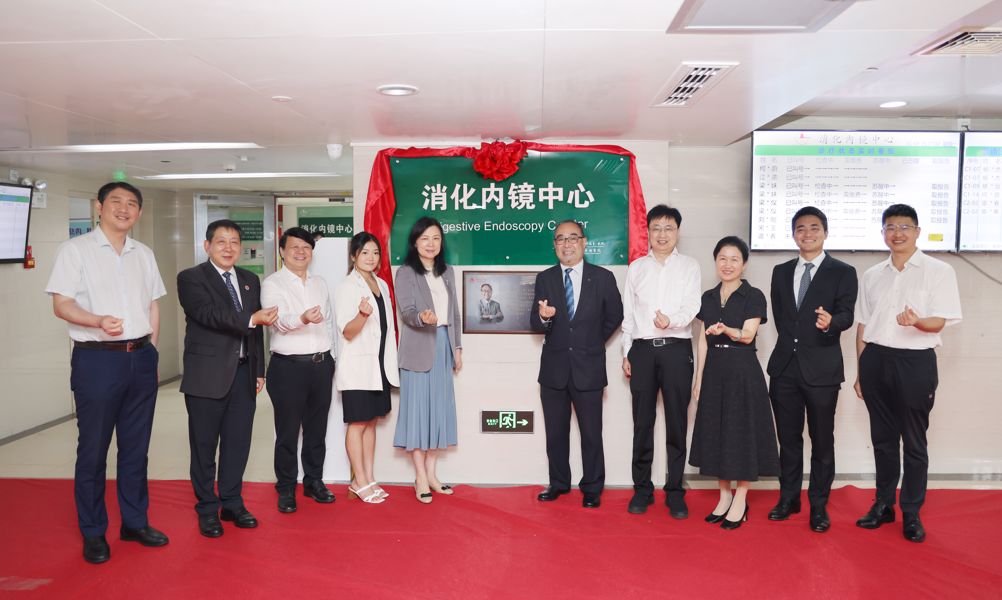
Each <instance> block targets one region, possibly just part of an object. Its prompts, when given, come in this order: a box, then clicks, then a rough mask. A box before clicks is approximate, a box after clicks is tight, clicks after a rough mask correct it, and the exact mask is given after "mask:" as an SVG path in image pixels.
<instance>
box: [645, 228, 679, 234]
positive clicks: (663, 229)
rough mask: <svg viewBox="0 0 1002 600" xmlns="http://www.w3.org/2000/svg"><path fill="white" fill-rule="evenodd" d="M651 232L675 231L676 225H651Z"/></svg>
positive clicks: (676, 229)
mask: <svg viewBox="0 0 1002 600" xmlns="http://www.w3.org/2000/svg"><path fill="white" fill-rule="evenodd" d="M651 231H652V232H653V233H675V232H676V231H678V227H651Z"/></svg>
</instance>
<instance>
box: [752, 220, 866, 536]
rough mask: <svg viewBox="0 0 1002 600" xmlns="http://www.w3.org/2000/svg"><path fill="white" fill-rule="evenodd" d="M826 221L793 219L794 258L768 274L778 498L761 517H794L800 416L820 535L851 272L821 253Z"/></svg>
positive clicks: (849, 317) (851, 297) (825, 524)
mask: <svg viewBox="0 0 1002 600" xmlns="http://www.w3.org/2000/svg"><path fill="white" fill-rule="evenodd" d="M827 237H828V218H827V217H826V216H825V214H824V213H823V212H821V211H820V210H819V209H817V208H815V207H813V206H805V207H804V208H801V209H800V210H798V211H797V213H796V214H795V215H794V216H793V240H794V242H796V244H797V247H798V248H799V249H800V255H799V256H798V257H797V258H795V259H793V260H791V261H787V262H785V263H782V264H780V265H776V267H775V268H774V269H773V271H772V292H771V294H772V316H773V323H775V324H776V329H777V330H778V332H779V338H778V339H777V341H776V347H775V349H774V350H773V352H772V356H771V357H770V358H769V366H768V372H769V377H770V378H771V379H770V383H769V396H770V398H771V400H772V410H773V414H774V415H775V417H776V432H777V435H778V437H779V460H780V475H779V483H780V495H779V502H778V503H777V504H776V506H775V507H774V508H773V509H772V511H771V512H769V519H770V520H773V521H783V520H786V519H788V518H789V517H790V515H791V514H793V513H799V512H800V487H801V484H802V483H803V477H804V475H803V472H804V439H803V434H804V412H805V410H806V413H807V430H808V432H809V433H810V436H811V478H810V483H809V484H808V488H807V498H808V499H809V500H810V503H811V516H810V527H811V529H812V530H814V531H817V532H819V533H823V532H825V531H828V528H829V527H830V526H831V520H830V519H829V517H828V511H827V509H826V506H827V504H828V495H829V493H830V492H831V487H832V481H833V480H834V478H835V404H836V401H837V400H838V392H839V387H840V386H841V384H842V382H843V381H845V375H844V372H843V363H842V347H841V345H840V343H839V340H840V337H841V335H842V332H843V331H845V330H846V329H848V328H849V327H851V326H852V322H853V310H854V308H855V305H856V292H857V290H858V286H859V284H858V281H857V279H856V270H855V269H854V268H853V267H851V266H850V265H847V264H846V263H844V262H842V261H840V260H838V259H836V258H835V257H833V256H829V255H828V254H826V253H825V251H824V243H825V239H827Z"/></svg>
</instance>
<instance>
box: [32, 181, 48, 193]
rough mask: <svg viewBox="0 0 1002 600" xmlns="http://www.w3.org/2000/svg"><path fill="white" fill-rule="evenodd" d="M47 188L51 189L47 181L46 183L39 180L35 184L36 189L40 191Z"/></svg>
mask: <svg viewBox="0 0 1002 600" xmlns="http://www.w3.org/2000/svg"><path fill="white" fill-rule="evenodd" d="M47 187H49V184H48V182H46V181H44V180H42V179H39V180H38V181H36V182H35V189H36V190H38V191H42V190H44V189H45V188H47Z"/></svg>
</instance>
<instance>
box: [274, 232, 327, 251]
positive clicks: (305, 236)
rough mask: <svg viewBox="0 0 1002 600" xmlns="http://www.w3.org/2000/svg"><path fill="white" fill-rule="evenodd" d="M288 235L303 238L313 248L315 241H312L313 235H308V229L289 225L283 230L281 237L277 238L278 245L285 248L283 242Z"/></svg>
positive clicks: (286, 239)
mask: <svg viewBox="0 0 1002 600" xmlns="http://www.w3.org/2000/svg"><path fill="white" fill-rule="evenodd" d="M290 237H294V238H298V239H300V240H303V241H304V242H306V243H307V244H309V245H310V248H315V247H316V245H317V243H316V241H314V239H313V236H312V235H310V232H309V231H306V230H305V229H303V228H302V227H290V228H288V229H286V230H285V233H283V234H282V237H280V238H278V247H279V248H281V249H282V250H285V242H286V241H288V239H289V238H290Z"/></svg>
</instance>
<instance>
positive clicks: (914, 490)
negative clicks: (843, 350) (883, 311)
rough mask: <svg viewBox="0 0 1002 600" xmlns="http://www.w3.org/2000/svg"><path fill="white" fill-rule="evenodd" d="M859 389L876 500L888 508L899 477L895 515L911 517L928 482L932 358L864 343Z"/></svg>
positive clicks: (935, 374) (934, 382)
mask: <svg viewBox="0 0 1002 600" xmlns="http://www.w3.org/2000/svg"><path fill="white" fill-rule="evenodd" d="M859 385H860V387H861V388H862V391H863V401H864V402H865V403H866V409H867V411H869V413H870V440H871V441H872V442H873V459H874V463H875V464H876V468H877V499H878V500H880V501H882V502H884V503H885V504H887V505H889V506H893V505H894V495H895V489H896V488H897V485H898V477H899V475H900V474H901V453H900V450H899V448H900V447H901V446H902V445H903V446H904V467H905V468H904V478H903V479H902V481H901V510H902V511H904V512H910V513H917V512H918V511H919V509H920V508H921V507H922V504H923V503H924V502H925V490H926V484H927V482H928V478H929V442H928V440H927V439H926V430H928V429H929V413H930V412H931V411H932V406H933V403H934V402H935V400H936V387H937V386H938V385H939V374H938V371H937V367H936V353H935V351H933V350H932V349H931V348H930V349H928V350H901V349H898V348H888V347H886V346H878V345H876V344H867V346H866V348H864V349H863V354H862V355H860V357H859Z"/></svg>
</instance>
